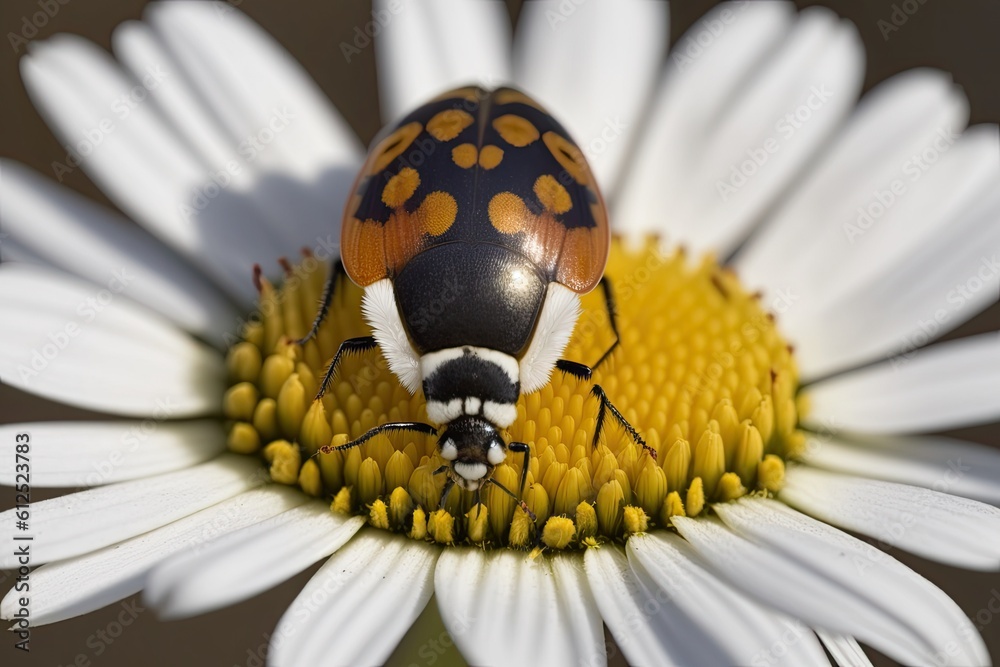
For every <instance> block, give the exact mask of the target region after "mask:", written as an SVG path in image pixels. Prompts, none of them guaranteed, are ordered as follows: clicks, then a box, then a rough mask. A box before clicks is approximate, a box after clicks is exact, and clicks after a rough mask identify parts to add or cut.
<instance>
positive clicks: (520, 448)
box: [507, 442, 531, 498]
mask: <svg viewBox="0 0 1000 667" xmlns="http://www.w3.org/2000/svg"><path fill="white" fill-rule="evenodd" d="M507 449H509V450H510V451H512V452H518V453H521V454H524V459H523V461H522V462H521V484H520V485H519V486H518V487H517V494H518V497H519V498H520V497H522V496H524V483H525V482H526V481H527V479H528V459H529V458H530V457H531V447H529V446H528V444H527V443H525V442H512V443H510V444H509V445H507Z"/></svg>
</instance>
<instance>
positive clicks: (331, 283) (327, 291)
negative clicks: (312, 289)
mask: <svg viewBox="0 0 1000 667" xmlns="http://www.w3.org/2000/svg"><path fill="white" fill-rule="evenodd" d="M344 275H347V274H346V272H345V271H344V263H343V262H341V261H340V260H339V259H337V260H336V261H334V262H333V265H332V266H331V267H330V275H329V276H327V278H326V285H324V286H323V296H322V297H320V303H319V310H318V311H316V318H315V319H314V320H313V323H312V326H311V327H310V328H309V333H307V334H306V335H305V336H303V337H302V338H300V339H298V340H297V341H295V342H296V344H298V345H305V344H306V343H308V342H309V341H310V340H312V339H313V338H314V337H315V336H316V332H317V331H319V328H320V326H321V325H322V324H323V320H325V319H326V315H327V313H329V312H330V302H331V301H333V291H334V289H336V287H337V280H339V279H340V277H341V276H344Z"/></svg>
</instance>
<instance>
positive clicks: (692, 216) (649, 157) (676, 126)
mask: <svg viewBox="0 0 1000 667" xmlns="http://www.w3.org/2000/svg"><path fill="white" fill-rule="evenodd" d="M668 60H669V63H668V67H667V74H666V77H665V79H664V84H663V87H662V89H661V91H660V93H659V95H658V97H657V99H656V101H655V102H654V104H653V107H652V112H651V114H650V118H651V119H653V120H652V122H651V125H650V127H648V128H646V131H645V133H644V134H643V136H642V141H641V143H640V145H639V147H638V151H637V154H636V156H635V158H634V159H632V160H631V161H630V169H629V171H628V173H627V174H626V176H625V180H624V181H623V184H622V190H621V191H620V193H619V194H618V202H617V203H616V204H615V205H614V206H613V209H612V214H613V218H614V219H615V223H616V224H617V225H618V226H619V229H621V230H625V231H627V232H632V233H633V234H636V233H642V232H648V231H663V232H666V233H668V234H669V235H670V237H671V238H672V239H673V240H674V241H679V242H681V243H684V244H685V245H686V246H688V247H690V248H693V249H694V251H695V252H697V253H700V252H703V251H706V250H713V249H714V250H715V251H717V252H718V253H719V254H721V255H722V256H725V255H726V254H727V253H728V252H729V251H730V250H732V248H733V247H734V246H735V245H736V244H737V243H738V242H739V241H740V240H742V238H743V236H744V235H745V234H746V232H747V230H748V228H749V226H750V225H751V224H752V223H753V222H755V221H756V219H757V218H758V217H759V216H760V215H761V214H762V213H763V212H764V211H765V210H766V209H767V207H768V206H770V205H771V204H773V203H774V201H775V200H776V198H777V196H778V195H780V194H781V193H782V192H783V191H784V190H785V188H786V187H787V186H788V185H789V184H790V183H791V182H792V180H793V179H795V178H796V177H797V176H798V175H799V173H800V172H801V170H802V169H803V167H804V166H806V165H807V164H808V162H809V160H810V159H811V158H813V156H814V155H815V154H816V152H817V151H818V150H819V149H820V147H821V146H822V144H823V143H824V142H825V141H826V139H827V138H828V137H829V136H830V135H831V133H832V132H833V130H834V129H835V128H836V127H837V125H838V124H839V123H840V122H841V121H842V119H843V118H844V116H845V115H846V114H847V112H848V111H849V110H850V109H851V108H852V107H853V105H854V102H855V99H856V95H857V93H858V91H859V90H860V87H861V83H862V78H863V73H864V66H863V61H864V56H863V51H862V48H861V42H860V40H859V38H858V35H857V31H856V30H855V28H854V26H853V25H851V24H850V23H848V22H846V21H839V20H838V19H837V17H836V16H835V15H834V14H833V13H832V12H830V11H828V10H825V9H821V8H817V7H811V8H809V9H807V10H805V11H803V12H802V13H801V14H799V15H798V16H797V17H796V16H795V15H794V13H793V8H792V6H791V5H790V4H783V3H782V4H777V3H757V2H750V3H740V4H737V3H733V4H731V5H730V4H727V5H722V6H719V7H717V8H716V9H714V10H713V11H712V12H710V13H709V14H708V15H707V16H706V17H705V18H704V19H702V20H701V21H700V22H699V23H696V24H695V25H694V27H692V28H691V30H690V31H689V32H688V33H687V34H686V36H685V37H684V38H682V40H681V41H680V42H679V43H678V45H677V46H675V48H674V49H673V51H672V52H671V54H670V56H668ZM743 171H745V172H748V173H751V175H750V176H749V177H743V175H742V172H743ZM734 174H735V176H734ZM740 179H742V181H741V180H740Z"/></svg>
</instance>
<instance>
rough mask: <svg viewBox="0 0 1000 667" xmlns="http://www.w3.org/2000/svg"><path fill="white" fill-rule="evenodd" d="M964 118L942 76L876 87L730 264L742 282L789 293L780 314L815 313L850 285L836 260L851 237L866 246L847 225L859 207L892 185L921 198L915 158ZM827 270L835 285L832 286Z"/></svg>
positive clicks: (929, 74) (959, 99)
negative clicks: (826, 296) (834, 277)
mask: <svg viewBox="0 0 1000 667" xmlns="http://www.w3.org/2000/svg"><path fill="white" fill-rule="evenodd" d="M968 113H969V111H968V102H967V101H966V99H965V96H964V95H963V94H962V93H961V91H960V90H959V89H958V88H957V87H956V86H954V85H953V84H952V81H951V78H950V77H949V76H948V75H946V74H944V73H942V72H937V71H934V70H912V71H909V72H905V73H903V74H899V75H897V76H894V77H892V78H891V79H889V80H888V81H885V82H883V83H881V84H880V85H878V86H876V87H875V88H874V89H873V90H872V91H871V92H870V93H868V94H867V95H866V96H865V97H864V98H863V99H862V100H861V103H860V104H859V105H858V108H857V110H856V111H855V112H854V114H853V115H852V116H851V118H850V120H849V122H848V123H847V125H846V127H845V128H844V130H843V131H842V132H841V133H840V134H839V136H838V137H837V140H836V141H835V142H833V143H832V144H831V147H830V150H829V151H828V152H827V153H826V154H824V155H823V156H821V157H820V158H819V159H818V163H817V164H816V165H815V166H814V168H813V169H811V170H810V171H808V172H807V173H806V174H805V176H804V178H803V181H802V182H801V183H800V184H798V185H797V186H796V187H795V190H794V191H793V192H791V193H790V195H789V197H788V199H786V200H785V201H783V202H782V203H781V204H780V206H779V207H778V209H777V210H776V211H775V212H774V214H773V215H772V216H771V217H770V219H769V221H768V223H767V224H766V225H764V226H763V227H762V228H761V229H760V230H759V232H758V233H757V234H755V235H754V236H753V237H752V238H751V239H750V240H749V242H748V243H747V245H746V246H745V247H744V248H743V249H742V250H741V252H740V254H739V256H738V257H737V258H736V261H735V266H736V268H737V270H738V271H739V273H740V275H741V277H742V278H743V280H744V281H745V282H746V283H747V284H750V285H753V286H755V287H756V286H763V287H766V288H767V289H768V290H769V292H770V294H771V295H775V294H778V293H780V292H781V291H785V292H790V293H791V296H790V297H789V298H788V299H786V300H788V301H790V303H788V304H786V305H785V306H784V308H782V309H781V310H780V311H779V312H782V313H784V312H785V311H790V313H788V317H789V318H790V317H791V316H792V315H794V313H795V312H796V311H798V310H800V309H801V310H804V309H807V308H809V307H818V303H817V302H818V301H819V299H820V297H821V296H822V295H824V294H827V293H828V292H829V291H831V290H836V289H839V286H840V285H841V284H842V283H844V284H852V283H853V281H854V278H853V276H852V275H851V272H849V271H844V270H842V267H841V266H839V261H841V259H842V258H844V257H846V256H847V255H849V254H850V253H851V252H852V251H853V250H854V248H853V246H854V245H855V244H852V243H851V242H850V239H851V238H854V240H855V241H856V242H857V243H856V245H859V246H863V245H864V244H865V242H866V241H867V240H868V237H867V235H865V236H861V237H858V238H855V237H853V236H850V237H849V235H848V232H849V231H851V227H849V225H856V224H858V217H859V213H858V208H859V207H867V206H869V205H870V204H871V203H872V201H875V200H876V198H877V193H876V190H878V189H886V188H889V189H891V184H892V181H893V180H894V179H900V180H902V181H904V182H905V183H906V184H907V187H908V190H909V192H910V193H911V194H912V193H914V192H916V193H918V197H919V192H920V191H921V190H922V188H923V187H924V183H925V181H923V172H922V171H920V169H919V168H918V169H917V172H919V173H920V174H921V176H920V179H921V182H920V183H919V186H914V185H913V183H912V181H911V179H912V178H913V175H912V173H911V169H912V167H913V156H914V155H916V154H920V153H922V152H923V151H924V150H925V149H927V148H928V147H933V145H934V142H935V141H940V140H941V138H942V137H944V138H948V139H951V137H953V135H954V133H960V132H961V130H962V128H964V127H965V124H966V121H967V119H968ZM951 141H954V139H951ZM890 194H891V192H890ZM916 198H917V197H910V199H916ZM945 201H951V200H950V199H947V198H946V199H945ZM876 203H878V202H876ZM932 210H933V209H932ZM890 211H891V209H890ZM914 224H915V226H916V227H918V228H920V227H922V226H923V225H922V224H919V223H914ZM873 236H874V232H873ZM870 253H871V250H869V251H866V254H870ZM817 265H819V266H821V267H822V270H820V269H819V268H817ZM873 269H877V265H871V264H869V265H868V266H865V267H864V271H865V275H870V274H869V273H868V271H870V270H873ZM831 272H833V273H834V274H835V275H837V277H838V279H837V280H830V278H829V276H830V275H831ZM862 282H865V281H862Z"/></svg>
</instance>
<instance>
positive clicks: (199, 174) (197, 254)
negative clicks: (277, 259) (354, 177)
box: [20, 34, 277, 303]
mask: <svg viewBox="0 0 1000 667" xmlns="http://www.w3.org/2000/svg"><path fill="white" fill-rule="evenodd" d="M20 66H21V75H22V78H23V79H24V84H25V88H26V89H27V91H28V94H29V96H30V97H31V99H32V101H33V102H34V103H35V106H36V107H38V109H39V111H40V113H41V114H42V116H43V117H44V118H45V119H46V122H47V123H48V124H49V126H50V127H52V129H53V131H54V132H55V133H56V135H57V136H59V138H60V139H61V140H62V142H63V143H64V144H65V145H66V146H68V147H70V148H72V152H71V153H69V155H70V156H71V157H72V159H70V158H67V160H66V161H67V163H72V164H70V167H75V165H76V164H79V165H80V166H81V167H82V168H83V169H84V171H86V172H87V175H88V176H90V178H91V179H93V180H94V182H95V183H97V185H98V186H99V187H100V188H101V190H102V191H104V193H105V194H107V195H108V197H109V198H110V199H111V200H112V201H113V202H114V203H115V204H116V205H117V206H118V207H119V208H121V209H122V211H124V212H125V213H126V214H127V215H129V217H131V218H133V219H135V220H136V221H137V222H139V223H140V224H142V225H143V226H144V227H146V228H147V229H148V230H149V231H150V232H152V233H153V234H154V235H156V236H158V237H159V238H160V239H162V240H163V241H164V242H165V243H167V244H168V245H170V246H171V247H173V248H175V249H176V250H178V251H179V252H180V253H181V254H183V255H185V256H186V257H188V258H189V259H191V260H192V261H194V262H196V263H197V264H198V266H199V267H201V268H202V269H203V270H204V271H205V272H206V273H207V274H208V275H209V276H210V277H212V278H213V279H215V280H216V281H217V282H218V283H219V284H220V285H221V286H223V287H224V288H225V289H226V290H227V292H228V293H230V294H232V295H234V296H236V297H239V298H240V299H242V300H243V302H245V303H250V302H252V300H253V299H254V298H255V296H256V295H255V293H254V289H253V285H252V283H251V280H250V274H251V270H252V266H253V262H255V261H263V260H264V259H271V258H273V256H274V251H273V248H274V247H275V244H276V242H277V237H276V236H275V235H273V234H271V233H269V231H268V230H267V229H266V228H265V226H264V225H263V224H262V223H261V222H260V221H259V216H258V215H257V211H256V209H255V208H254V207H253V206H252V205H251V204H250V202H248V201H247V200H246V199H244V198H242V197H239V196H238V195H237V194H236V193H234V192H233V191H230V190H228V189H225V188H224V187H219V185H217V184H216V183H215V182H214V181H213V180H212V177H211V174H210V173H209V171H210V170H209V169H206V168H205V167H204V165H202V164H201V163H200V161H199V160H198V158H197V156H196V155H195V154H194V153H193V152H192V150H191V149H190V147H189V146H188V145H187V144H186V142H184V141H180V140H179V139H178V137H177V136H176V135H175V134H174V132H173V131H172V130H171V128H170V127H169V126H168V125H167V123H166V122H165V120H164V119H163V118H162V116H160V115H159V114H158V113H156V110H155V109H154V108H153V105H151V104H142V103H137V104H134V105H130V103H129V102H127V101H125V102H123V101H122V100H132V99H134V97H133V91H135V90H138V91H141V92H140V93H139V94H142V95H145V94H147V93H146V92H145V91H146V90H147V89H146V88H145V87H144V86H142V85H141V84H140V85H138V87H137V84H136V83H135V81H134V80H132V79H131V78H130V77H129V76H127V75H126V74H125V72H123V71H122V69H121V67H120V66H119V65H118V64H117V63H116V62H115V61H114V60H113V59H112V58H111V57H110V56H108V54H107V53H105V52H104V51H103V50H101V49H100V48H98V47H97V46H95V45H94V44H92V43H91V42H88V41H87V40H85V39H82V38H80V37H76V36H73V35H65V34H60V35H57V36H55V37H53V38H51V39H48V40H46V41H44V42H36V43H33V44H32V48H31V53H30V54H29V55H27V56H25V57H24V58H22V59H21V62H20ZM172 75H176V74H174V73H164V74H163V76H166V77H169V76H172ZM150 85H151V86H153V85H155V84H154V83H153V82H152V81H151V82H150ZM68 168H69V167H68ZM217 180H218V179H217ZM209 184H211V186H210V187H211V190H209ZM206 194H207V195H214V196H206ZM199 197H200V199H199Z"/></svg>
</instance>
